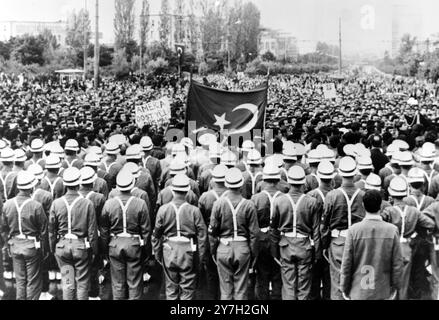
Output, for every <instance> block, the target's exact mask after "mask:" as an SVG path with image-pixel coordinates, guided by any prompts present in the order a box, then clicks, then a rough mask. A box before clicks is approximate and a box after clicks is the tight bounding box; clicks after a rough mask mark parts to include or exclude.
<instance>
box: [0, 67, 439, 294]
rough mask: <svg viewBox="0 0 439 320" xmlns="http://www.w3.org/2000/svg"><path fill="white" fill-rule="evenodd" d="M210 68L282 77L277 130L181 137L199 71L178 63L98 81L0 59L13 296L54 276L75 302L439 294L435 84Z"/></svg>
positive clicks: (275, 91) (246, 82)
mask: <svg viewBox="0 0 439 320" xmlns="http://www.w3.org/2000/svg"><path fill="white" fill-rule="evenodd" d="M196 79H197V80H198V81H200V82H202V83H204V84H205V85H208V86H212V87H215V88H220V89H224V90H232V91H246V90H250V89H252V88H255V87H256V86H259V85H260V84H261V83H263V82H264V81H268V82H269V96H268V99H269V103H268V108H267V116H266V128H267V129H272V130H273V133H274V136H273V137H272V140H271V141H263V140H262V141H257V142H253V141H250V140H246V141H240V142H239V144H238V145H235V146H229V145H227V144H224V141H219V140H218V137H217V136H215V135H212V134H203V133H202V132H200V133H199V135H198V136H197V139H196V140H191V139H189V138H182V139H179V140H178V141H167V138H166V131H167V130H168V129H170V128H177V129H182V130H183V129H184V119H185V101H186V97H187V90H188V86H189V81H179V80H178V79H177V78H176V77H175V76H172V75H163V76H157V77H154V78H151V79H143V78H142V79H139V78H136V77H132V78H131V79H128V80H124V81H114V80H110V79H106V80H103V81H102V83H101V85H100V87H99V89H97V90H94V89H93V88H91V87H90V86H88V85H87V83H83V82H75V83H72V84H70V83H64V82H58V81H56V80H55V79H44V80H41V79H39V80H32V79H28V80H25V81H17V79H14V78H13V77H9V76H6V75H3V74H2V75H0V109H1V112H2V113H3V114H2V117H1V125H0V138H1V140H0V163H1V164H0V178H1V179H0V180H1V181H0V196H1V198H2V199H1V202H0V203H1V204H2V206H1V215H0V235H1V237H0V245H1V246H2V262H3V263H2V270H3V272H2V275H1V276H0V288H3V289H2V290H3V291H8V290H9V293H8V292H4V294H6V296H7V297H8V298H10V299H15V298H16V299H33V300H35V299H42V300H47V299H52V298H53V296H54V295H56V292H54V289H53V287H52V286H51V284H53V283H58V284H59V287H60V289H61V291H62V299H64V300H72V299H78V300H87V299H106V300H107V299H116V300H121V299H169V300H174V299H181V300H191V299H222V300H246V299H258V300H269V299H273V300H278V299H283V300H310V299H313V300H316V299H438V298H439V278H438V277H439V267H438V261H437V259H438V253H439V245H438V243H439V242H438V241H439V202H438V201H437V200H436V199H437V197H438V194H439V174H438V173H439V161H437V160H438V159H439V136H438V125H439V124H438V120H439V114H438V113H437V88H436V87H435V85H434V84H429V83H426V82H421V81H419V80H415V79H408V78H395V77H389V76H385V75H381V74H367V73H362V72H356V73H350V74H349V75H346V76H345V77H334V76H331V75H326V74H319V75H298V76H290V75H280V76H274V77H256V78H248V77H245V76H243V75H241V76H239V77H237V78H235V79H230V78H226V77H225V76H223V75H213V76H209V77H207V78H200V79H198V78H196ZM325 83H334V84H335V87H336V91H337V98H336V99H326V98H325V94H324V92H323V89H322V87H323V84H325ZM162 97H168V99H169V100H170V101H172V105H171V119H170V120H169V123H168V125H167V126H166V127H164V126H158V125H146V126H144V127H143V128H138V127H137V126H136V123H135V116H134V107H135V106H136V105H138V104H142V103H146V102H149V101H153V100H156V99H160V98H162ZM268 143H272V145H273V148H272V151H273V153H269V152H268V150H269V148H268V147H267V144H268ZM366 267H367V268H366ZM364 268H366V269H364ZM368 268H369V269H368ZM370 268H371V269H370ZM365 277H366V281H364V279H365ZM365 283H366V284H365ZM11 288H13V290H12V289H11ZM10 292H14V293H15V294H13V295H14V296H13V297H12V296H11V293H10Z"/></svg>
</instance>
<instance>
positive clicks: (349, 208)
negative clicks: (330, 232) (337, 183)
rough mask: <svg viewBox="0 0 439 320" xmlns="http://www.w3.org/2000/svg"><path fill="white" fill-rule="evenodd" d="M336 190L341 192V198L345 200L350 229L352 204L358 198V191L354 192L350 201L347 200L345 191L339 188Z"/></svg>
mask: <svg viewBox="0 0 439 320" xmlns="http://www.w3.org/2000/svg"><path fill="white" fill-rule="evenodd" d="M338 190H340V191H341V193H342V194H343V196H344V197H345V199H346V203H347V205H348V227H349V228H350V227H351V225H352V204H353V203H354V201H355V198H356V197H357V196H358V194H359V193H360V191H361V190H360V189H357V191H355V193H354V194H353V196H352V199H349V197H348V194H347V193H346V191H345V190H344V189H343V188H339V189H338Z"/></svg>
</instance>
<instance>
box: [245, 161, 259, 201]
mask: <svg viewBox="0 0 439 320" xmlns="http://www.w3.org/2000/svg"><path fill="white" fill-rule="evenodd" d="M247 173H248V175H249V176H250V179H251V183H252V195H254V194H255V189H256V179H257V177H259V176H261V175H262V172H256V173H255V175H253V174H252V173H251V171H250V169H249V168H248V167H247Z"/></svg>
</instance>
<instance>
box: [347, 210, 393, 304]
mask: <svg viewBox="0 0 439 320" xmlns="http://www.w3.org/2000/svg"><path fill="white" fill-rule="evenodd" d="M401 269H402V257H401V248H400V243H399V233H398V229H397V228H396V227H395V226H394V225H392V224H390V223H387V222H384V221H382V219H381V217H379V216H377V215H369V214H368V215H367V216H366V218H365V219H364V220H363V221H362V222H360V223H357V224H355V225H353V226H352V227H351V228H350V229H349V232H348V236H347V238H346V243H345V250H344V254H343V261H342V265H341V288H342V291H343V292H344V293H345V294H346V295H348V296H349V297H350V298H351V299H352V300H383V299H388V298H390V297H391V295H392V293H393V292H394V290H396V289H399V287H400V279H401Z"/></svg>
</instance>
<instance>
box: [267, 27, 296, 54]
mask: <svg viewBox="0 0 439 320" xmlns="http://www.w3.org/2000/svg"><path fill="white" fill-rule="evenodd" d="M267 52H271V53H273V54H274V56H275V57H276V58H277V59H287V58H295V57H297V55H298V49H297V39H296V38H295V37H293V36H292V35H291V34H289V33H285V32H282V31H279V30H272V29H263V30H262V31H261V34H260V40H259V54H260V55H263V54H265V53H267Z"/></svg>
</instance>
